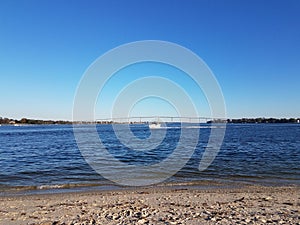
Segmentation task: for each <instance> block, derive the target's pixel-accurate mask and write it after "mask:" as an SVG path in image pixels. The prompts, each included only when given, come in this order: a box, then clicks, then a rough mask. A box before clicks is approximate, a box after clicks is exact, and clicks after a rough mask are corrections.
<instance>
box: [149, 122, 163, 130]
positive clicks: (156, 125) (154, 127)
mask: <svg viewBox="0 0 300 225" xmlns="http://www.w3.org/2000/svg"><path fill="white" fill-rule="evenodd" d="M149 128H150V129H159V128H161V124H160V123H158V122H153V123H150V124H149Z"/></svg>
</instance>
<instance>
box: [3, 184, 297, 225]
mask: <svg viewBox="0 0 300 225" xmlns="http://www.w3.org/2000/svg"><path fill="white" fill-rule="evenodd" d="M0 199H1V202H0V224H44V225H45V224H53V225H54V224H67V225H69V224H74V225H75V224H266V223H267V224H300V187H299V186H293V187H263V186H250V185H249V186H243V187H239V188H222V187H219V188H206V189H202V188H197V187H192V188H191V187H185V186H184V187H176V188H174V187H173V188H168V187H163V188H161V187H156V188H153V187H152V188H140V189H129V190H117V191H116V190H115V191H97V192H80V193H61V194H47V195H46V194H35V195H22V196H6V197H0Z"/></svg>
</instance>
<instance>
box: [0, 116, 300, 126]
mask: <svg viewBox="0 0 300 225" xmlns="http://www.w3.org/2000/svg"><path fill="white" fill-rule="evenodd" d="M79 123H83V124H85V123H93V122H84V121H78V122H71V121H65V120H35V119H27V118H22V119H20V120H16V119H9V118H2V117H0V124H8V125H9V124H10V125H14V124H79ZM97 123H99V124H111V123H113V122H112V121H101V122H99V121H98V122H97ZM207 123H300V118H280V119H278V118H241V119H227V120H224V119H215V120H210V121H207Z"/></svg>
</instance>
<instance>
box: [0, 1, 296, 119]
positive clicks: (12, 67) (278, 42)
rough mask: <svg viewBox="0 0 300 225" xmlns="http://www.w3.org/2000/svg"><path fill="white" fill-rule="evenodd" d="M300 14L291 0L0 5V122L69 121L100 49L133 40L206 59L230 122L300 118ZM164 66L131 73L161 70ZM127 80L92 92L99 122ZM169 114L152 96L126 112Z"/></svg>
mask: <svg viewBox="0 0 300 225" xmlns="http://www.w3.org/2000/svg"><path fill="white" fill-rule="evenodd" d="M299 11H300V1H298V0H288V1H283V0H282V1H276V0H274V1H270V0H262V1H258V0H254V1H253V0H251V1H250V0H249V1H247V0H245V1H239V0H226V1H225V0H218V1H214V0H213V1H211V0H210V1H204V0H187V1H181V0H164V1H158V0H151V1H146V0H136V1H133V0H127V1H121V0H112V1H92V0H90V1H83V0H82V1H81V0H75V1H58V0H51V1H50V0H49V1H47V0H43V1H38V0H26V1H25V0H24V1H22V0H2V1H1V2H0V81H1V83H0V85H1V88H0V102H1V106H0V117H9V118H15V119H21V118H23V117H26V118H35V119H54V120H59V119H62V120H71V119H72V110H73V101H74V96H75V93H76V90H77V87H78V85H79V82H80V80H81V79H82V76H83V74H84V73H85V71H86V70H87V68H89V66H90V65H91V64H92V63H93V62H94V61H95V60H96V59H97V58H98V57H100V56H101V55H103V54H105V53H106V52H107V51H109V50H111V49H113V48H115V47H117V46H120V45H123V44H126V43H130V42H134V41H141V40H163V41H168V42H173V43H176V44H179V45H181V46H184V47H185V48H188V49H190V50H191V51H193V52H194V53H195V54H197V55H198V56H199V57H200V58H201V59H202V60H204V61H205V63H206V64H207V65H208V66H209V68H210V69H211V70H212V72H213V73H214V75H215V77H216V79H217V81H218V83H219V85H220V87H221V89H222V92H223V95H224V99H225V104H226V109H227V116H228V117H229V118H240V117H279V118H280V117H300V104H299V99H300V91H299V84H300V14H299ZM163 67H164V66H163ZM163 67H160V66H157V65H156V66H149V65H146V66H140V67H139V66H137V67H136V68H135V69H136V70H137V69H140V74H149V70H151V68H152V69H153V68H154V69H156V71H152V72H151V74H149V75H153V74H154V75H160V74H161V73H162V74H166V73H168V72H166V71H165V70H164V68H163ZM170 71H172V72H169V73H174V74H175V78H174V80H173V79H172V80H173V81H174V82H180V80H181V79H186V81H182V83H180V85H182V86H183V87H184V88H185V89H186V91H187V92H188V94H190V95H191V98H192V100H193V101H194V102H195V105H196V107H197V109H198V110H199V112H200V115H201V116H207V114H209V112H208V111H207V109H208V108H209V107H208V105H207V102H205V99H204V98H203V96H204V95H203V94H201V93H200V92H201V90H200V92H199V90H196V89H195V88H196V87H194V85H193V84H192V82H191V81H189V80H188V78H187V77H186V76H183V75H180V73H179V72H178V71H176V69H174V68H173V69H170ZM130 74H131V72H130V68H129V69H127V70H126V68H125V71H123V75H122V76H121V75H120V76H118V75H115V76H114V77H113V78H112V79H111V80H110V82H109V83H108V84H107V86H106V91H105V90H103V93H102V94H99V98H98V101H97V103H96V106H95V112H96V117H97V118H98V117H100V118H101V117H105V116H108V115H109V112H110V110H111V106H112V104H113V102H114V98H112V97H111V96H112V95H111V94H115V95H117V94H118V93H119V92H120V90H122V88H124V85H125V86H126V85H128V84H129V83H130V82H132V81H133V80H132V79H129V78H128V77H131V78H132V77H135V78H138V75H134V76H130ZM136 74H139V73H136ZM99 76H101V75H99ZM184 77H185V78H184ZM113 82H115V83H113ZM120 84H122V85H123V86H122V85H120ZM141 91H142V90H141ZM199 93H200V94H199ZM175 94H176V93H174V95H175ZM101 96H102V98H101ZM109 96H110V98H109ZM101 99H105V100H101ZM155 106H157V107H155ZM175 111H176V110H175ZM175 111H174V107H172V104H170V103H168V102H167V101H165V100H163V99H159V98H154V97H153V98H152V99H151V98H145V99H144V101H143V100H141V101H140V102H138V103H136V104H135V105H134V106H133V108H132V109H131V115H135V114H136V113H137V114H139V115H145V114H147V116H148V115H150V114H151V115H153V114H164V115H167V114H172V115H173V114H174V113H175V114H176V112H175Z"/></svg>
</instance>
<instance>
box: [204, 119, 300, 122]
mask: <svg viewBox="0 0 300 225" xmlns="http://www.w3.org/2000/svg"><path fill="white" fill-rule="evenodd" d="M226 122H227V123H300V118H280V119H278V118H241V119H227V120H222V119H215V120H211V121H208V123H226Z"/></svg>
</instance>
